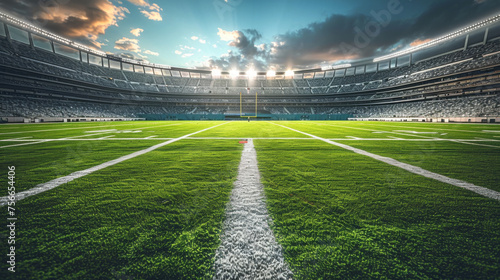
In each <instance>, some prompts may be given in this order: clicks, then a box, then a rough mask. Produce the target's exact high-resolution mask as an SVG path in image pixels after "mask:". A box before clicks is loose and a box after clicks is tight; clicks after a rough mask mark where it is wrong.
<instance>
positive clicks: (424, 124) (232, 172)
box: [0, 0, 500, 279]
mask: <svg viewBox="0 0 500 280" xmlns="http://www.w3.org/2000/svg"><path fill="white" fill-rule="evenodd" d="M9 1H10V0H9ZM7 2H8V1H6V3H7ZM35 2H36V1H35ZM56 2H57V1H56ZM59 2H60V4H57V5H56V7H58V9H57V11H58V12H62V11H67V10H69V9H70V8H69V7H71V5H75V6H76V5H77V4H75V3H72V1H66V2H64V3H62V1H59ZM59 2H58V3H59ZM74 2H79V1H74ZM81 2H82V3H83V1H81ZM91 2H93V1H90V2H89V3H91ZM96 2H103V3H104V2H106V3H108V4H109V5H111V3H112V2H110V1H107V0H104V1H100V0H99V1H97V0H96ZM118 2H119V1H118ZM124 2H126V1H124ZM129 2H130V3H128V5H132V4H133V5H136V6H138V7H140V10H138V11H139V12H138V13H137V14H139V15H140V14H143V15H145V16H149V20H154V21H160V19H161V17H160V18H158V17H159V15H160V14H161V13H163V9H162V8H160V6H159V5H158V4H154V3H149V2H147V1H129ZM139 2H140V3H141V4H137V3H139ZM219 2H220V3H219ZM232 2H236V3H237V4H235V3H232ZM242 2H243V3H242ZM359 2H364V1H359ZM375 2H377V1H375ZM386 2H388V3H386ZM393 2H395V1H394V0H390V1H380V3H382V4H383V5H382V4H381V6H375V7H376V8H373V9H374V10H375V11H377V12H373V11H372V12H371V18H368V19H367V20H366V22H364V25H362V27H363V28H361V29H360V28H358V27H356V25H355V26H351V25H349V26H348V30H351V31H352V32H349V33H350V34H349V35H348V36H351V37H349V38H354V40H353V43H352V44H351V43H349V44H345V43H344V42H342V43H341V44H340V48H341V49H342V48H343V46H344V47H345V46H346V45H347V46H348V49H344V51H343V54H342V57H341V58H339V56H338V55H337V54H335V55H332V57H335V59H330V58H327V57H326V56H328V54H327V53H321V56H320V58H319V59H317V62H318V63H314V64H307V63H302V62H299V61H300V60H299V57H302V58H303V59H302V60H305V58H306V57H317V55H316V54H310V55H308V54H304V53H303V52H307V50H306V51H304V50H302V49H301V52H298V51H296V52H292V51H290V53H292V55H291V56H290V57H291V58H290V57H288V59H292V60H293V59H295V60H293V61H294V64H293V65H291V64H290V63H289V64H288V65H286V63H283V64H280V65H279V64H278V63H277V62H276V61H278V60H277V59H278V58H279V56H280V55H281V54H282V53H285V50H287V48H291V47H290V45H291V44H292V43H290V42H292V41H293V40H292V39H293V36H298V35H297V34H301V33H300V32H295V33H293V32H289V33H283V34H284V35H283V34H282V38H287V40H285V39H282V40H283V42H281V43H280V42H279V41H278V40H276V42H272V43H269V44H268V45H265V44H261V45H258V43H257V42H259V40H263V39H260V38H265V37H266V36H265V35H264V36H261V35H260V34H258V35H255V34H257V31H256V30H254V29H252V30H250V29H246V31H244V32H243V31H238V32H237V31H232V32H228V31H224V30H222V29H221V28H219V33H217V35H218V36H220V41H217V42H215V41H213V42H211V43H213V44H212V47H211V49H212V51H216V50H217V49H220V48H222V46H221V44H222V43H225V42H229V43H227V46H228V47H231V48H237V47H239V46H240V45H241V44H242V42H245V41H250V42H251V44H249V45H250V47H248V46H245V48H243V47H241V48H239V49H238V50H239V51H240V52H241V55H240V56H239V58H240V59H242V61H243V59H247V58H248V57H249V55H250V54H252V51H254V53H253V55H254V57H255V64H252V67H246V66H247V65H242V64H240V65H237V64H230V65H226V67H222V66H221V65H222V64H220V65H219V66H215V62H214V61H226V60H224V59H225V58H227V57H229V56H232V58H234V57H236V56H234V52H231V51H229V52H225V53H223V54H222V55H220V58H217V59H214V58H211V61H212V62H213V63H214V64H213V65H211V66H209V67H201V66H200V67H181V66H179V65H180V64H179V63H177V66H170V65H167V64H163V59H166V60H167V61H168V60H169V59H171V60H174V59H173V58H172V56H171V55H172V53H174V52H173V51H172V52H171V54H170V55H165V56H164V57H163V54H162V55H161V56H159V55H158V54H155V52H153V51H147V52H149V53H150V54H153V56H157V61H155V59H154V58H153V59H151V61H152V62H150V61H148V60H145V59H141V57H142V56H141V53H142V54H144V53H147V52H146V51H142V52H140V51H139V50H138V48H136V54H137V55H138V56H137V55H136V56H134V57H132V56H130V55H124V54H118V53H116V52H115V53H113V52H111V51H109V50H107V49H105V44H102V45H101V47H96V45H94V46H89V45H88V44H85V43H88V42H90V41H83V42H85V43H82V40H81V38H80V37H77V36H72V35H71V34H74V33H64V31H63V29H57V28H55V27H54V26H56V25H54V23H55V22H57V20H56V19H57V16H56V14H53V16H50V17H47V18H45V23H46V24H45V26H42V24H41V22H42V21H40V20H39V19H40V18H41V16H39V17H38V18H36V17H32V18H30V17H29V16H28V15H27V14H22V12H20V11H21V10H22V9H17V7H14V6H13V8H12V10H9V9H8V8H6V7H4V6H3V5H2V4H0V102H1V107H0V153H1V154H2V157H1V159H0V162H1V170H2V172H3V173H2V174H3V176H2V178H3V183H2V186H3V187H2V188H3V189H2V190H1V193H2V195H1V196H0V206H1V207H0V209H1V220H3V221H4V222H3V223H4V224H3V225H2V227H1V228H2V229H1V230H0V237H1V238H0V240H1V241H0V242H1V245H0V248H1V252H2V258H1V259H2V266H1V271H0V279H500V263H499V261H498V260H499V259H500V219H499V217H500V203H499V202H500V184H499V182H500V150H499V148H500V127H499V126H498V123H500V6H499V5H498V4H496V5H495V4H494V3H493V2H494V1H492V0H486V1H470V2H474V5H473V6H471V7H473V8H471V10H470V14H471V17H470V18H469V19H468V20H466V21H464V22H460V23H461V24H458V25H457V23H455V22H454V21H453V20H451V19H450V20H449V21H451V22H452V23H450V24H451V25H453V29H449V28H448V27H446V28H448V29H446V32H445V33H439V36H433V37H430V35H429V37H428V38H427V37H426V38H425V40H421V42H419V43H418V44H416V43H414V42H416V41H417V40H414V39H415V38H411V40H414V41H413V42H411V41H410V39H408V40H407V44H406V47H403V46H398V44H399V45H401V43H400V42H403V41H404V40H403V39H401V38H398V40H400V41H394V42H397V44H396V43H394V42H393V43H391V44H387V45H380V46H378V47H377V48H373V50H371V51H368V50H367V49H368V48H370V47H369V45H370V43H373V44H375V43H377V42H378V40H381V39H380V38H382V37H384V38H385V36H386V35H385V34H387V33H390V32H389V31H388V29H390V28H391V26H392V24H393V22H394V23H395V24H396V25H400V24H401V22H404V21H403V18H402V17H403V16H406V13H408V14H411V13H410V12H409V11H408V10H410V9H409V8H407V9H405V10H404V11H403V8H402V7H400V8H401V12H397V13H396V11H397V9H396V8H397V7H398V6H397V5H393V4H394V3H393ZM397 2H398V3H399V1H397ZM401 2H403V1H401ZM410 2H411V1H410ZM437 2H439V1H437ZM442 2H443V4H446V3H448V2H450V1H442ZM445 2H446V3H445ZM459 2H460V3H462V2H464V3H465V2H467V1H465V0H464V1H459ZM82 3H78V5H83V4H82ZM215 3H218V4H215ZM231 3H232V4H231ZM391 3H393V4H391ZM457 3H458V2H457ZM108 4H107V5H108ZM119 4H123V3H119ZM161 4H162V3H160V5H161ZM377 4H378V2H377ZM405 4H406V5H417V4H415V3H413V4H411V3H405ZM19 5H21V4H19ZM23 5H24V4H23ZM88 5H91V4H88ZM116 5H118V4H116ZM123 5H124V7H126V6H125V4H123ZM133 5H132V6H128V9H126V8H123V7H122V10H121V11H122V12H121V13H123V15H121V14H120V12H117V11H118V10H116V9H115V10H114V13H115V16H116V17H117V18H120V20H125V19H123V18H126V17H127V16H128V15H129V14H131V12H130V11H129V9H131V8H130V7H135V6H133ZM172 5H173V4H172ZM210 5H212V4H210ZM214 5H217V6H216V7H219V5H229V6H227V7H229V8H231V9H238V8H239V7H241V6H244V5H251V4H248V3H245V1H229V2H228V1H218V0H216V1H214ZM240 5H241V6H240ZM391 5H392V6H391ZM401 5H403V4H401ZM421 5H423V4H421ZM488 5H490V6H488ZM165 6H167V5H166V4H165ZM51 7H52V6H51ZM222 7H226V6H222ZM386 7H387V11H389V12H387V11H386V10H382V8H386ZM491 7H495V8H496V10H492V8H491ZM37 9H41V8H40V7H38V8H37ZM283 9H284V8H283ZM422 9H423V8H422ZM429 9H430V8H429ZM125 10H126V11H128V13H126V12H123V11H125ZM484 10H487V12H484ZM54 11H56V10H54ZM182 11H183V12H185V14H186V15H185V16H186V17H187V16H188V14H189V13H190V12H189V11H188V10H186V9H184V10H182ZM72 12H75V11H72ZM156 12H157V13H158V14H152V13H156ZM441 12H442V11H440V10H438V13H441ZM480 12H481V13H480ZM75 13H76V12H75ZM304 14H307V13H306V12H305V11H304ZM390 14H392V15H393V17H392V20H391V17H390ZM476 14H477V15H478V17H473V16H472V15H476ZM382 15H386V19H387V18H388V19H389V20H387V21H386V22H384V21H383V20H382V19H383V17H382ZM387 15H389V16H387ZM398 16H399V17H398ZM479 16H480V17H479ZM333 17H334V16H331V17H329V18H328V19H331V18H333ZM338 17H339V18H340V17H341V16H338ZM342 17H343V19H344V20H346V18H347V17H348V15H347V14H346V15H342ZM357 17H358V18H359V17H361V16H359V15H358V16H357ZM443 17H444V15H443ZM85 18H89V15H87V16H86V17H85ZM35 19H37V20H35ZM328 19H327V20H325V22H326V21H328ZM241 21H242V22H244V19H241ZM297 21H300V20H299V19H297ZM356 22H357V24H359V21H356ZM70 23H71V21H67V22H65V23H64V24H66V25H68V26H69V24H70ZM463 23H466V24H463ZM64 24H62V25H64ZM241 24H242V25H243V23H241ZM255 24H256V25H257V23H255ZM315 24H316V25H319V24H320V23H314V24H310V25H308V27H307V28H309V29H310V30H309V31H310V32H313V31H314V30H315V29H314V26H316V25H315ZM432 24H436V23H435V22H433V23H432ZM109 26H110V27H109V28H112V26H116V29H118V24H117V23H116V22H112V23H110V24H109ZM68 28H69V27H68ZM374 28H375V29H374ZM436 28H437V26H436ZM443 28H445V27H443ZM57 30H60V33H57V32H56V31H57ZM133 30H136V29H132V31H133ZM140 30H142V31H137V32H138V33H136V34H135V36H137V37H139V36H140V35H139V34H141V32H143V34H145V35H144V36H146V31H144V30H143V29H140ZM132 31H130V33H132V34H134V32H132ZM120 32H128V30H126V31H122V30H120ZM245 32H246V33H245ZM280 32H281V31H280ZM405 32H408V31H407V30H405ZM339 33H340V32H339ZM68 34H69V35H68ZM103 34H104V33H99V36H104V35H103ZM248 34H253V36H254V37H253V38H251V37H250V35H248ZM308 34H309V33H308ZM429 34H430V33H429ZM106 36H111V35H106ZM122 36H123V35H122V34H120V35H119V36H118V37H117V38H119V37H122ZM155 36H158V34H156V35H155ZM172 36H173V35H172ZM186 36H188V35H185V36H184V37H186ZM189 36H190V35H189ZM200 36H201V35H200ZM227 36H233V37H232V39H226V37H227ZM332 36H333V35H332ZM339 36H340V35H339ZM176 37H182V36H177V35H176ZM109 38H111V37H109ZM250 38H251V39H250ZM87 39H88V38H87ZM122 39H126V38H125V37H123V38H122ZM181 39H182V40H185V41H193V42H196V43H197V44H199V45H200V46H201V45H208V44H206V43H205V42H207V41H209V40H210V37H208V35H207V38H205V39H201V37H200V38H199V36H192V37H191V38H189V37H186V38H181ZM181 39H179V40H181ZM92 40H94V38H93V37H92ZM120 40H121V39H120ZM120 40H116V44H115V49H119V48H118V46H119V44H118V42H121V41H120ZM172 40H173V39H172ZM212 40H214V39H212ZM405 40H406V39H405ZM419 40H420V39H419ZM122 41H123V40H122ZM311 41H314V40H311ZM363 41H364V43H366V44H362V43H363ZM130 42H132V44H131V43H130ZM134 42H135V43H134ZM136 42H138V40H137V39H135V41H133V40H130V39H129V42H128V43H129V45H128V46H130V45H134V44H136ZM221 42H222V43H221ZM405 42H406V41H405ZM410 42H411V44H410ZM96 44H97V43H96ZM301 44H303V42H302V43H301ZM318 44H320V43H318ZM301 46H302V45H301ZM165 48H167V47H165ZM248 48H251V51H248ZM330 48H331V49H330V52H329V53H330V54H331V53H333V47H331V46H330ZM191 49H193V50H192V52H193V53H194V52H195V51H194V48H192V47H189V46H187V45H183V46H182V47H181V48H180V49H179V50H175V53H174V55H175V54H178V55H179V59H180V58H181V56H182V58H185V59H187V58H189V57H191V56H194V54H193V53H189V55H186V53H185V52H186V51H189V50H191ZM181 50H182V52H184V53H182V52H181ZM198 52H199V53H203V52H205V49H203V48H202V47H200V48H199V49H198ZM361 53H363V54H365V55H360V54H361ZM354 57H355V58H354ZM257 58H258V59H257ZM259 59H260V60H259ZM273 59H274V60H273ZM315 59H316V58H315ZM264 60H265V62H266V63H268V62H269V63H268V64H265V63H264ZM228 61H229V60H228ZM233 61H234V60H233ZM271 61H273V62H276V63H275V65H274V66H273V67H267V66H270V65H271ZM311 61H312V60H311ZM323 61H327V63H324V62H323ZM262 65H265V66H266V67H262ZM308 65H313V66H311V67H306V66H308Z"/></svg>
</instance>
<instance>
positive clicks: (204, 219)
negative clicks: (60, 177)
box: [0, 140, 242, 279]
mask: <svg viewBox="0 0 500 280" xmlns="http://www.w3.org/2000/svg"><path fill="white" fill-rule="evenodd" d="M206 143H207V142H203V141H198V140H184V141H180V142H176V143H172V144H170V145H167V146H165V147H162V148H160V149H158V150H155V151H153V152H150V153H148V154H145V155H142V156H139V157H137V158H134V159H131V160H129V161H126V162H122V163H120V164H117V165H115V166H112V167H109V168H106V169H104V170H101V171H98V172H95V173H93V174H91V175H88V176H86V177H83V178H80V179H77V180H75V181H72V182H70V183H68V184H66V185H64V186H60V187H58V188H56V189H54V190H52V191H48V192H45V193H43V194H40V195H37V196H34V197H30V198H28V199H25V200H23V201H21V202H19V203H18V205H17V206H16V207H17V209H18V210H17V211H18V212H17V213H18V216H17V217H18V239H17V243H16V244H17V246H18V249H17V251H16V252H17V254H18V259H19V262H18V266H17V272H16V275H15V278H12V274H9V272H7V270H6V264H5V262H2V269H1V270H0V279H209V278H211V276H212V274H213V271H212V265H213V257H214V254H215V249H216V248H217V247H218V243H219V234H220V231H221V226H222V220H223V216H224V211H225V205H226V203H227V201H228V199H229V194H230V191H231V189H232V183H233V181H234V180H235V177H236V174H237V167H238V164H239V159H240V155H241V149H242V145H241V144H238V142H237V141H234V140H217V141H210V142H209V145H206ZM21 174H22V173H20V175H21ZM5 212H6V211H2V212H1V215H0V218H1V219H2V220H4V221H5V220H6V213H5ZM1 233H2V234H3V238H2V240H5V239H6V234H7V232H6V229H5V227H2V229H1ZM0 246H1V251H3V252H7V248H6V242H2V243H1V245H0Z"/></svg>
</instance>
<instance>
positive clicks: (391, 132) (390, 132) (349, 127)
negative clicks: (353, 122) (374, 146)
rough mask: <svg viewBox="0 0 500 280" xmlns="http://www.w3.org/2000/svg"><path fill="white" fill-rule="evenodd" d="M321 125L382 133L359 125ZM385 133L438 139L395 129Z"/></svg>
mask: <svg viewBox="0 0 500 280" xmlns="http://www.w3.org/2000/svg"><path fill="white" fill-rule="evenodd" d="M319 125H326V126H333V127H342V128H348V129H357V130H365V131H372V132H376V133H382V132H380V131H379V130H376V129H368V128H359V127H351V126H342V125H332V124H319ZM383 133H389V134H397V135H404V136H412V137H420V138H427V139H437V138H436V137H429V136H423V135H418V134H408V133H401V132H394V131H383Z"/></svg>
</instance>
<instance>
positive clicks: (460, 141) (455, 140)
mask: <svg viewBox="0 0 500 280" xmlns="http://www.w3.org/2000/svg"><path fill="white" fill-rule="evenodd" d="M320 125H327V126H333V127H343V128H350V129H359V130H367V131H374V132H378V130H375V129H368V128H359V127H350V126H341V125H331V124H320ZM385 133H391V134H398V135H404V136H414V137H420V138H426V139H432V140H440V141H449V142H455V143H460V144H466V145H475V146H485V147H491V148H500V147H499V146H492V145H484V144H474V143H469V142H470V141H471V140H462V139H460V140H457V139H445V138H439V137H430V136H423V135H418V134H416V133H401V132H391V131H386V132H385ZM348 137H349V136H348ZM387 137H390V136H387ZM491 141H495V140H494V139H492V140H491Z"/></svg>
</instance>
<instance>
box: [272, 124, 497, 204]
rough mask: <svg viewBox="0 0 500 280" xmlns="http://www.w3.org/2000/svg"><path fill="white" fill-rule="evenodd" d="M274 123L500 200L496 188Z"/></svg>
mask: <svg viewBox="0 0 500 280" xmlns="http://www.w3.org/2000/svg"><path fill="white" fill-rule="evenodd" d="M274 124H275V125H277V126H281V127H283V128H288V129H290V130H292V131H295V132H298V133H302V134H304V135H307V136H309V137H312V138H315V139H318V140H321V141H323V142H326V143H329V144H332V145H335V146H337V147H341V148H344V149H346V150H349V151H352V152H355V153H357V154H360V155H364V156H368V157H371V158H373V159H376V160H379V161H382V162H385V163H387V164H390V165H393V166H396V167H399V168H402V169H404V170H406V171H409V172H411V173H414V174H417V175H421V176H424V177H427V178H431V179H434V180H437V181H440V182H443V183H447V184H450V185H453V186H456V187H460V188H464V189H466V190H469V191H473V192H475V193H477V194H480V195H482V196H485V197H488V198H492V199H496V200H500V192H497V191H494V190H490V189H488V188H485V187H481V186H476V185H474V184H471V183H468V182H465V181H462V180H458V179H453V178H449V177H446V176H444V175H441V174H437V173H434V172H431V171H428V170H425V169H423V168H421V167H418V166H414V165H411V164H407V163H403V162H400V161H397V160H395V159H393V158H389V157H383V156H379V155H376V154H372V153H370V152H367V151H365V150H361V149H358V148H354V147H351V146H348V145H345V144H340V143H337V142H333V141H330V140H328V139H324V138H321V137H318V136H315V135H312V134H309V133H306V132H302V131H299V130H296V129H293V128H290V127H286V126H284V125H280V124H276V123H274Z"/></svg>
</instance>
